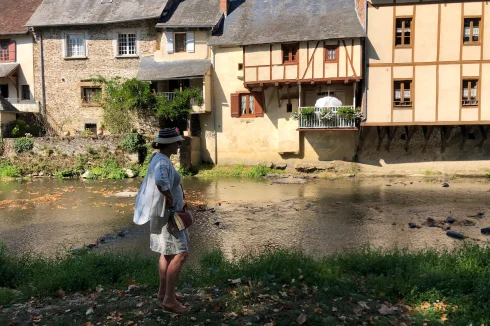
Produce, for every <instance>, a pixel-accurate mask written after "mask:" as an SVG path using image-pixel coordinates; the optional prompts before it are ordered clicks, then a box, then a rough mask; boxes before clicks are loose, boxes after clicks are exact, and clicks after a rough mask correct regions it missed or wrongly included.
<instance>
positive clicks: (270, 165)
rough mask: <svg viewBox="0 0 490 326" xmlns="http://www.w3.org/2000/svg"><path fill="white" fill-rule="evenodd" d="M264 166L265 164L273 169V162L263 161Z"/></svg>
mask: <svg viewBox="0 0 490 326" xmlns="http://www.w3.org/2000/svg"><path fill="white" fill-rule="evenodd" d="M265 166H267V167H268V168H269V169H273V168H274V163H272V162H266V163H265Z"/></svg>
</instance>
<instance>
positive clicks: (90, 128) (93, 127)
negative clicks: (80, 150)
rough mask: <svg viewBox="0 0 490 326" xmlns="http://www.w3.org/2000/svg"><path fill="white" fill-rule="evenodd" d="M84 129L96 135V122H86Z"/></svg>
mask: <svg viewBox="0 0 490 326" xmlns="http://www.w3.org/2000/svg"><path fill="white" fill-rule="evenodd" d="M85 131H90V132H91V133H92V135H97V124H96V123H86V124H85Z"/></svg>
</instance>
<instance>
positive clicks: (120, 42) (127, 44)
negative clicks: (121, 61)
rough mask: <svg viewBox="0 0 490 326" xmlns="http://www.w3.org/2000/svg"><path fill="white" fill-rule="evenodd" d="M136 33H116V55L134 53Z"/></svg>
mask: <svg viewBox="0 0 490 326" xmlns="http://www.w3.org/2000/svg"><path fill="white" fill-rule="evenodd" d="M136 54H137V53H136V33H119V34H118V35H117V55H119V56H125V55H129V56H132V55H136Z"/></svg>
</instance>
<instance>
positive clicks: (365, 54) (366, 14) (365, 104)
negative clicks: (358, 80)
mask: <svg viewBox="0 0 490 326" xmlns="http://www.w3.org/2000/svg"><path fill="white" fill-rule="evenodd" d="M367 11H368V6H367V0H366V1H364V32H365V33H366V37H365V38H364V40H363V42H362V43H363V48H364V51H363V52H364V60H363V61H364V62H363V66H364V67H363V69H364V105H363V109H362V116H363V119H362V121H366V120H367V99H368V86H367V85H368V83H367V82H368V78H369V76H368V75H369V73H368V67H367V61H368V60H369V58H368V53H367V46H366V41H367V39H368V36H367V30H368V12H367Z"/></svg>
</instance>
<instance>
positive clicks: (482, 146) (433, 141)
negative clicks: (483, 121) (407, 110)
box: [357, 126, 490, 166]
mask: <svg viewBox="0 0 490 326" xmlns="http://www.w3.org/2000/svg"><path fill="white" fill-rule="evenodd" d="M484 127H485V128H488V126H484ZM424 129H425V133H424ZM380 130H381V134H380V136H379V135H378V129H377V127H363V128H362V131H361V140H360V147H361V148H360V150H359V151H358V160H357V161H358V162H359V163H363V164H369V165H376V166H380V163H379V162H380V160H384V161H385V162H386V163H387V164H401V163H421V162H444V161H485V160H490V142H483V140H484V133H485V132H483V133H482V131H481V129H480V127H479V126H461V127H460V126H454V127H450V126H444V127H440V126H432V127H430V126H428V127H427V128H423V127H421V126H415V127H409V128H408V129H405V128H404V127H398V128H397V127H390V129H389V130H390V131H389V132H388V129H387V128H385V129H384V131H383V129H381V128H380ZM431 130H432V131H431ZM487 130H488V131H490V128H488V129H487ZM488 131H487V132H488ZM380 139H381V141H380Z"/></svg>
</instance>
